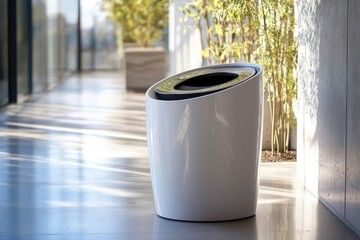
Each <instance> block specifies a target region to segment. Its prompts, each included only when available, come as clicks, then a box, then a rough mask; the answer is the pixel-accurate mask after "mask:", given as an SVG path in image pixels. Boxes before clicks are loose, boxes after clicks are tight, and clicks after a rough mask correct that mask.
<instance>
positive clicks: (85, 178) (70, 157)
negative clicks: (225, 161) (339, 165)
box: [0, 72, 357, 240]
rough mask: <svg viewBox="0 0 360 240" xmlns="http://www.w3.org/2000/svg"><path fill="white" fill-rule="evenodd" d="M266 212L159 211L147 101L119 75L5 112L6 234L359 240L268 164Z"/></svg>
mask: <svg viewBox="0 0 360 240" xmlns="http://www.w3.org/2000/svg"><path fill="white" fill-rule="evenodd" d="M260 183H261V187H260V193H259V202H258V211H257V215H256V216H254V217H251V218H247V219H243V220H238V221H230V222H219V223H190V222H179V221H171V220H167V219H163V218H160V217H157V216H156V213H155V206H154V202H153V196H152V187H151V179H150V170H149V163H148V159H147V147H146V130H145V97H144V94H143V93H127V92H126V89H125V86H124V81H123V77H122V75H121V74H120V73H116V72H115V73H111V72H110V73H109V72H95V73H84V74H82V75H74V76H72V77H70V78H68V79H66V80H65V81H64V82H63V83H62V84H61V85H60V86H58V87H57V88H56V89H54V90H52V91H50V92H48V93H43V94H39V95H36V94H34V95H32V96H31V97H30V98H29V100H28V101H26V102H25V103H22V104H16V105H8V106H6V107H3V108H1V109H0V239H14V240H15V239H27V240H28V239H36V240H42V239H71V240H72V239H110V240H111V239H206V240H208V239H284V240H285V239H286V240H290V239H324V240H325V239H326V240H330V239H336V240H338V239H357V237H356V236H355V235H354V234H353V232H352V231H351V230H350V229H349V228H348V227H346V226H345V225H344V224H343V223H342V222H341V221H340V220H338V219H337V218H336V217H335V216H334V215H333V214H332V213H331V212H330V211H329V210H327V209H326V208H325V207H324V206H323V205H322V204H321V203H320V202H319V201H318V200H317V199H316V198H315V197H314V196H313V195H312V194H310V193H309V192H308V191H306V190H305V189H304V187H303V186H302V185H301V184H300V183H298V182H297V181H296V163H273V164H269V163H266V164H262V166H261V182H260Z"/></svg>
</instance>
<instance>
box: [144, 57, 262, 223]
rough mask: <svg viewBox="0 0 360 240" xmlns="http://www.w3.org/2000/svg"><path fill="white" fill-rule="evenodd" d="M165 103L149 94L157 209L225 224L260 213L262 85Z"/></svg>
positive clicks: (256, 81) (258, 80)
mask: <svg viewBox="0 0 360 240" xmlns="http://www.w3.org/2000/svg"><path fill="white" fill-rule="evenodd" d="M246 66H256V67H258V68H259V69H260V72H259V73H257V74H256V75H255V76H253V77H252V79H249V80H247V81H245V82H242V83H240V84H238V85H236V86H234V87H231V88H228V89H225V90H222V91H220V92H216V93H212V94H209V95H205V96H201V97H196V98H190V99H184V100H172V101H165V100H159V99H157V97H156V96H155V94H154V91H153V87H151V88H150V89H149V90H148V91H147V93H146V115H147V117H146V120H147V140H148V149H149V159H150V169H151V177H152V186H153V192H154V199H155V205H156V211H157V214H158V215H160V216H162V217H165V218H170V219H176V220H185V221H224V220H233V219H240V218H245V217H249V216H252V215H254V214H255V213H256V207H257V197H258V186H259V177H258V174H259V162H260V157H261V154H260V151H261V138H262V114H263V83H262V72H261V71H262V70H261V67H260V66H259V65H252V64H246Z"/></svg>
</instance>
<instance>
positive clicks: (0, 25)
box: [0, 0, 9, 106]
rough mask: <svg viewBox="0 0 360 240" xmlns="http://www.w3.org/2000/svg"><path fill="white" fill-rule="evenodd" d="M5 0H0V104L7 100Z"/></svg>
mask: <svg viewBox="0 0 360 240" xmlns="http://www.w3.org/2000/svg"><path fill="white" fill-rule="evenodd" d="M6 10H7V1H6V0H0V106H2V105H5V104H6V103H7V102H8V84H9V80H8V54H7V49H8V41H7V37H8V36H7V11H6Z"/></svg>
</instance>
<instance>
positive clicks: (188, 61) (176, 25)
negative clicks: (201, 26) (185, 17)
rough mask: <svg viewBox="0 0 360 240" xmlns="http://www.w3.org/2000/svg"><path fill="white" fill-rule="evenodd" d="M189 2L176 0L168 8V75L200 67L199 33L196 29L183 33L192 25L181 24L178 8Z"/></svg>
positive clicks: (180, 14) (187, 0)
mask: <svg viewBox="0 0 360 240" xmlns="http://www.w3.org/2000/svg"><path fill="white" fill-rule="evenodd" d="M185 2H190V1H189V0H176V1H173V2H172V3H170V7H169V75H174V74H177V73H181V72H183V71H186V70H190V69H192V68H197V67H201V61H202V59H201V42H200V33H199V31H198V30H196V29H188V30H187V31H186V32H185V33H184V31H183V29H184V27H185V26H189V25H191V24H192V23H189V22H187V23H185V22H181V21H180V19H181V18H182V13H181V12H180V11H179V7H180V6H183V5H184V3H185Z"/></svg>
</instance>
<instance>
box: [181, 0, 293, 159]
mask: <svg viewBox="0 0 360 240" xmlns="http://www.w3.org/2000/svg"><path fill="white" fill-rule="evenodd" d="M180 11H181V12H182V13H183V15H184V19H183V20H184V21H187V20H189V19H191V20H192V21H193V22H195V25H196V27H197V28H198V29H199V30H200V33H201V37H202V39H201V43H202V56H203V64H206V63H209V64H216V63H229V62H239V61H248V62H252V61H256V62H260V63H261V64H262V65H263V67H264V78H265V91H266V92H267V93H268V96H269V98H268V101H269V106H270V112H271V126H272V127H271V149H272V152H273V153H275V152H278V153H279V152H286V151H288V150H289V138H290V137H289V136H290V127H291V125H292V124H293V122H294V121H295V119H294V113H293V109H292V102H293V100H294V99H295V98H296V85H297V84H296V81H297V80H296V77H295V74H294V72H295V68H296V59H297V46H296V40H295V37H294V28H295V18H294V0H260V1H258V0H195V1H192V2H189V3H186V4H185V5H184V6H183V7H182V8H180Z"/></svg>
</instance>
